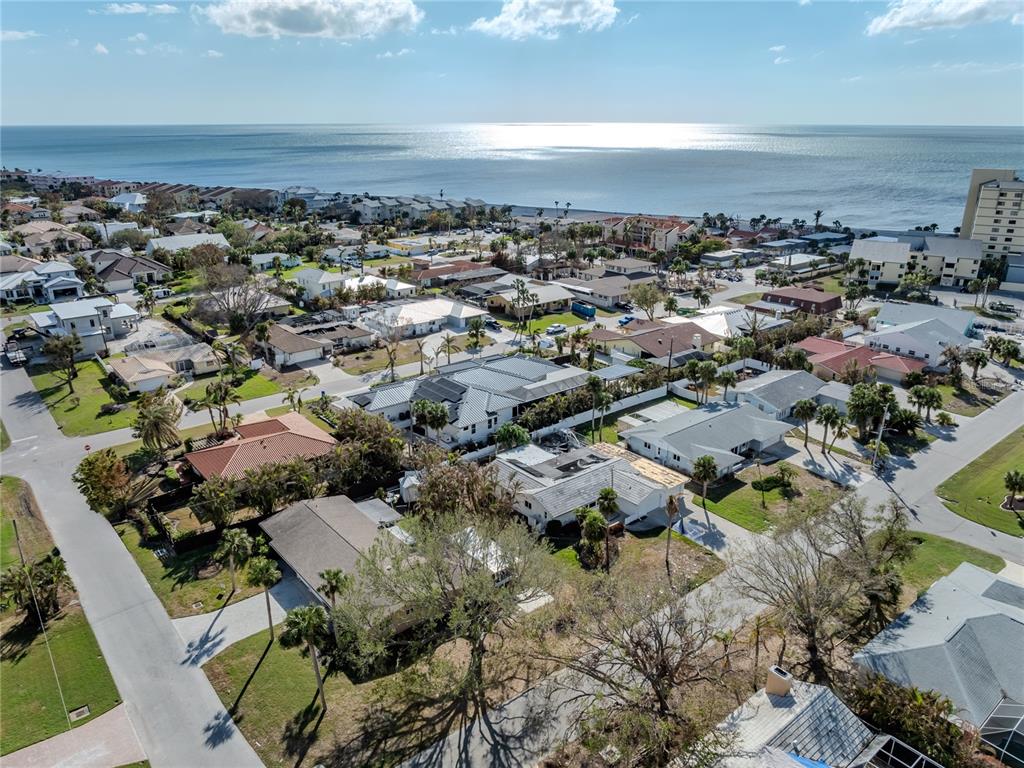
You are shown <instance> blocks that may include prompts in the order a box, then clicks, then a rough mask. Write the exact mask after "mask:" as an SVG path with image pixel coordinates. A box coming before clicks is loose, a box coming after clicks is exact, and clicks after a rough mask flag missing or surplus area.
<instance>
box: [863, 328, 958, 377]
mask: <svg viewBox="0 0 1024 768" xmlns="http://www.w3.org/2000/svg"><path fill="white" fill-rule="evenodd" d="M864 343H865V344H867V346H868V347H870V348H871V349H876V350H880V351H882V352H889V353H892V354H894V355H901V356H903V357H912V358H914V359H916V360H923V361H925V363H927V364H928V365H932V366H940V365H942V353H943V351H944V350H945V349H946V348H948V347H964V348H966V347H968V346H970V345H971V340H970V339H969V338H967V337H966V336H964V335H963V334H962V333H958V332H957V331H954V330H953V329H952V328H950V327H949V326H948V325H946V323H944V322H943V321H942V320H938V319H934V318H933V319H930V320H917V321H915V322H909V323H903V324H902V325H890V326H885V327H883V328H881V329H879V330H877V331H875V332H874V333H869V334H865V336H864Z"/></svg>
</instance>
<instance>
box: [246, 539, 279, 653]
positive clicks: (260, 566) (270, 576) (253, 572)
mask: <svg viewBox="0 0 1024 768" xmlns="http://www.w3.org/2000/svg"><path fill="white" fill-rule="evenodd" d="M280 579H281V571H280V570H279V569H278V567H277V563H275V562H274V561H273V560H271V559H270V558H269V557H264V556H263V555H259V556H257V557H254V558H253V559H252V560H250V561H249V570H248V571H247V572H246V574H245V580H246V582H247V583H248V584H249V586H250V587H262V588H263V597H264V598H265V599H266V601H267V624H268V625H269V626H270V639H271V640H273V639H274V616H273V614H272V613H271V612H270V588H271V587H272V586H274V585H275V584H277V582H278V581H280Z"/></svg>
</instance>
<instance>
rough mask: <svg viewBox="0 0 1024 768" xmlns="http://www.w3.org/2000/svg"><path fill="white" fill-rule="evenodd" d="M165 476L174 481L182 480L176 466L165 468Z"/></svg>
mask: <svg viewBox="0 0 1024 768" xmlns="http://www.w3.org/2000/svg"><path fill="white" fill-rule="evenodd" d="M164 477H166V478H167V479H168V480H170V481H171V482H172V483H179V482H181V477H180V476H179V475H178V470H176V469H175V468H174V467H168V468H167V469H165V470H164Z"/></svg>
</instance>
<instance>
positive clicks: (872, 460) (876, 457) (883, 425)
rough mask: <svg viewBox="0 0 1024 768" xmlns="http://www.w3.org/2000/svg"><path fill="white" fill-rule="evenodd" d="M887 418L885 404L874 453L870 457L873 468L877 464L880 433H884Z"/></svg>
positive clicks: (887, 413) (887, 405) (887, 406)
mask: <svg viewBox="0 0 1024 768" xmlns="http://www.w3.org/2000/svg"><path fill="white" fill-rule="evenodd" d="M888 417H889V404H888V403H886V404H885V410H884V411H882V423H881V424H879V425H878V437H876V438H875V452H874V453H873V454H872V456H871V467H872V469H873V468H874V467H875V464H877V462H878V446H879V445H881V443H882V432H884V431H885V420H886V419H887V418H888Z"/></svg>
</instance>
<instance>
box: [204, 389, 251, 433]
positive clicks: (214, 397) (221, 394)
mask: <svg viewBox="0 0 1024 768" xmlns="http://www.w3.org/2000/svg"><path fill="white" fill-rule="evenodd" d="M206 397H207V398H208V399H209V401H210V403H211V404H212V407H215V408H217V409H218V410H219V411H220V428H219V429H218V431H219V432H221V433H224V432H225V431H227V426H228V410H229V408H230V407H231V406H232V405H238V404H239V403H241V402H242V398H240V397H239V396H238V392H237V391H235V388H234V387H233V386H231V382H230V381H228V380H227V379H224V378H219V379H217V380H216V381H213V382H211V383H209V384H207V385H206Z"/></svg>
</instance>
